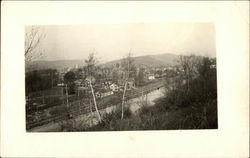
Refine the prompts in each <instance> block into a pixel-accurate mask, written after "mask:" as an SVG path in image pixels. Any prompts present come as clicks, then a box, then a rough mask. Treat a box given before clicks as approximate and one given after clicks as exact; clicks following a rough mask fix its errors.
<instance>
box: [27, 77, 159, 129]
mask: <svg viewBox="0 0 250 158" xmlns="http://www.w3.org/2000/svg"><path fill="white" fill-rule="evenodd" d="M163 86H164V82H163V80H160V81H159V82H155V83H151V84H149V85H147V86H144V87H140V88H137V89H133V90H129V91H127V93H126V95H125V100H130V99H133V98H137V97H140V96H144V95H146V94H148V93H150V92H151V91H154V90H157V89H159V88H161V87H163ZM117 97H118V98H120V99H121V96H119V95H117ZM119 102H121V100H119ZM119 102H117V104H109V103H106V104H103V103H102V101H101V100H100V101H99V103H98V109H99V110H101V109H105V108H107V107H110V106H113V105H118V104H119ZM69 104H70V106H69V107H68V109H67V111H65V112H64V113H58V114H55V115H52V116H48V117H45V118H41V119H39V120H34V121H26V129H27V130H29V129H32V128H34V127H37V126H42V125H45V124H49V123H53V122H59V121H64V120H68V119H72V118H75V117H77V116H79V115H83V114H87V113H90V112H91V111H92V112H95V109H94V106H92V109H91V106H90V104H89V103H87V102H86V100H85V99H79V100H76V101H73V102H70V103H69Z"/></svg>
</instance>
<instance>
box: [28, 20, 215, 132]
mask: <svg viewBox="0 0 250 158" xmlns="http://www.w3.org/2000/svg"><path fill="white" fill-rule="evenodd" d="M25 97H26V106H25V108H26V130H27V131H28V132H74V131H77V132H79V131H82V132H84V131H122V130H126V131H129V130H180V129H217V128H218V121H217V82H216V50H215V27H214V24H213V23H137V24H89V25H87V24H85V25H56V26H26V27H25Z"/></svg>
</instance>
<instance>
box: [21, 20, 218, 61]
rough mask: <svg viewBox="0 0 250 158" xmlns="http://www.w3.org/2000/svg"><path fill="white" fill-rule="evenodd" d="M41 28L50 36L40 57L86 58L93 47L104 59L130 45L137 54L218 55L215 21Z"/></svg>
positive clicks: (125, 50)
mask: <svg viewBox="0 0 250 158" xmlns="http://www.w3.org/2000/svg"><path fill="white" fill-rule="evenodd" d="M40 28H42V30H43V33H44V34H45V35H46V36H45V38H44V39H43V40H42V42H41V44H40V45H39V47H40V48H41V49H42V50H43V57H42V58H40V59H39V60H64V59H85V58H87V56H88V54H89V53H90V52H92V51H93V50H95V51H96V52H97V56H98V58H99V60H100V62H105V61H110V60H113V59H119V58H121V57H124V56H125V55H126V54H127V53H128V52H129V50H130V49H131V52H132V54H133V56H141V55H150V54H152V55H153V54H162V53H173V54H190V53H193V54H196V55H205V56H213V57H214V56H215V55H216V53H215V28H214V25H213V24H212V23H165V24H161V23H138V24H84V25H57V26H56V25H55V26H42V27H40ZM27 30H28V29H27ZM27 30H26V31H27Z"/></svg>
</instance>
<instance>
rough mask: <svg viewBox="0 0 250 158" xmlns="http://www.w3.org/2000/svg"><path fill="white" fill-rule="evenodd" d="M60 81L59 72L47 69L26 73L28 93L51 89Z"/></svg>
mask: <svg viewBox="0 0 250 158" xmlns="http://www.w3.org/2000/svg"><path fill="white" fill-rule="evenodd" d="M58 80H59V77H58V73H57V70H55V69H45V70H34V71H30V72H26V75H25V84H26V86H25V88H26V93H30V92H36V91H41V90H47V89H51V88H52V87H53V86H55V85H56V84H57V82H58Z"/></svg>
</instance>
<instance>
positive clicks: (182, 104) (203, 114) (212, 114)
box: [76, 57, 218, 131]
mask: <svg viewBox="0 0 250 158" xmlns="http://www.w3.org/2000/svg"><path fill="white" fill-rule="evenodd" d="M186 59H187V60H186ZM186 59H185V62H186V63H185V64H184V63H181V64H183V65H181V64H180V65H179V66H180V67H179V68H180V69H182V68H183V67H181V66H186V68H185V69H183V70H184V71H182V73H180V74H179V75H178V76H177V77H175V78H174V80H172V81H171V85H173V86H172V88H170V87H169V84H170V81H169V79H167V80H166V83H167V84H166V89H168V91H167V92H166V96H165V97H163V98H161V99H158V100H157V101H156V102H155V106H150V107H148V106H143V107H142V108H141V109H140V111H139V113H138V115H132V114H131V112H130V111H129V108H125V109H124V118H123V119H119V118H120V113H121V108H117V109H116V110H115V111H113V112H112V113H108V114H106V115H104V116H103V120H102V122H100V123H99V124H97V125H95V126H93V127H88V128H83V127H79V128H78V129H76V130H77V131H98V130H100V131H109V130H112V131H116V130H167V129H216V128H218V124H217V88H216V87H217V83H216V68H213V65H214V64H215V59H210V58H200V59H198V58H196V59H198V60H196V59H195V58H193V57H189V58H186ZM194 59H195V60H194ZM190 62H195V64H194V63H190ZM189 64H194V65H193V66H192V67H188V66H187V65H189ZM187 67H188V68H187ZM191 73H192V75H191ZM187 79H188V81H187ZM183 81H186V82H183Z"/></svg>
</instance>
